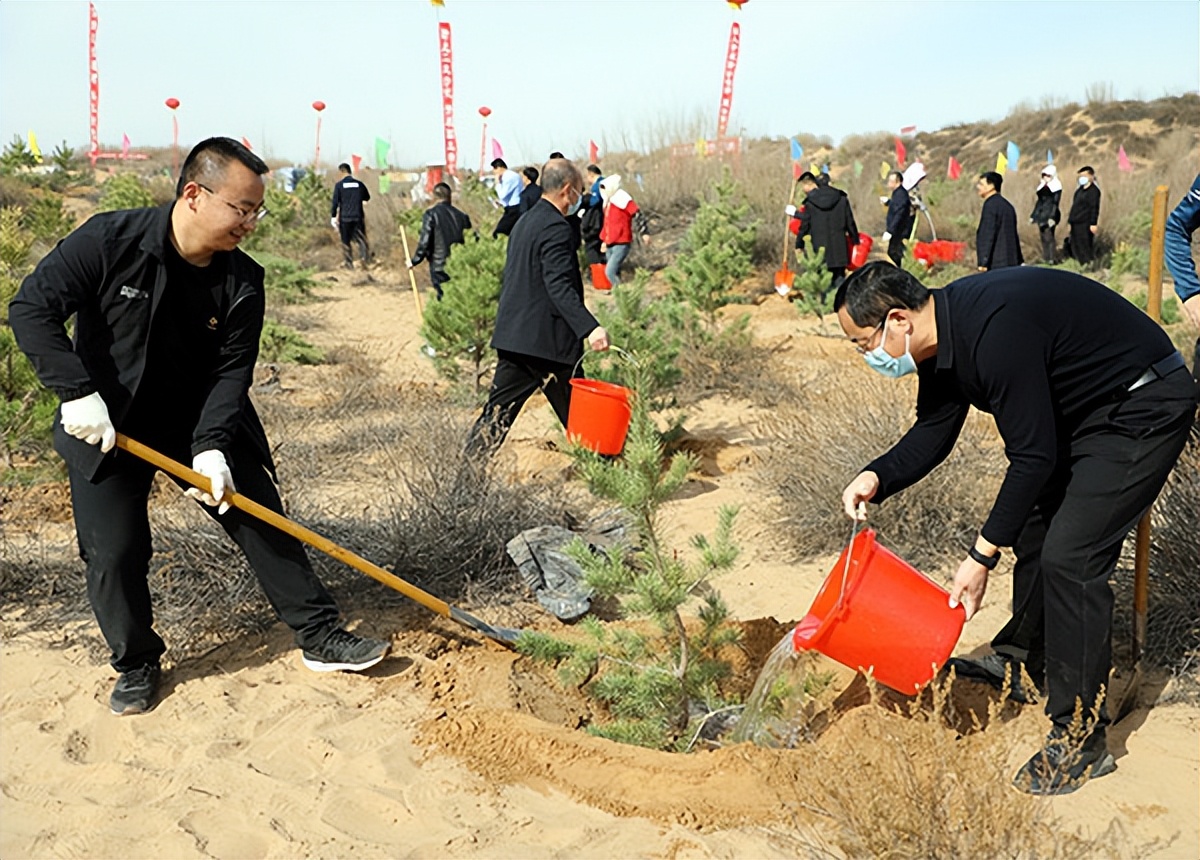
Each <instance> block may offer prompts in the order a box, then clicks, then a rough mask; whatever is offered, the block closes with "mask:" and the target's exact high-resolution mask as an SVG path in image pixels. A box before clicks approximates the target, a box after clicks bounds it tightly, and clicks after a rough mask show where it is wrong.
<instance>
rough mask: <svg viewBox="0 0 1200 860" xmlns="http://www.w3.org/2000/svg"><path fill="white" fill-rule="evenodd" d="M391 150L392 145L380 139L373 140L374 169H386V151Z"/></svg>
mask: <svg viewBox="0 0 1200 860" xmlns="http://www.w3.org/2000/svg"><path fill="white" fill-rule="evenodd" d="M391 148H392V145H391V144H390V143H388V142H387V141H386V140H384V139H383V138H382V137H377V138H375V167H376V168H377V169H379V170H383V168H385V167H387V163H388V150H389V149H391Z"/></svg>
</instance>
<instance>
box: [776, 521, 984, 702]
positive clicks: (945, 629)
mask: <svg viewBox="0 0 1200 860" xmlns="http://www.w3.org/2000/svg"><path fill="white" fill-rule="evenodd" d="M847 553H849V562H850V563H849V567H847V565H846V559H847ZM949 596H950V595H949V594H948V593H947V591H946V590H945V589H944V588H942V587H941V586H939V585H937V584H936V583H935V582H933V581H932V580H930V579H928V578H927V577H926V576H924V575H923V574H922V573H921V572H920V571H918V570H917V569H916V568H914V567H912V566H910V565H909V564H908V563H907V562H905V561H904V559H902V558H900V557H899V556H897V555H896V554H895V553H893V552H891V551H889V550H888V549H886V548H885V547H883V546H880V545H879V544H878V543H876V541H875V532H874V530H872V529H865V530H864V531H863V532H861V533H860V534H859V535H858V536H857V537H856V538H855V539H854V541H853V543H851V544H850V546H848V547H846V549H844V550H842V555H841V557H840V558H839V559H838V561H837V564H835V565H834V567H833V570H831V571H830V572H829V576H827V577H826V578H825V583H824V584H823V585H822V586H821V590H820V591H819V592H818V593H817V598H816V600H814V601H813V605H812V608H811V609H809V610H808V614H807V615H806V616H804V619H803V620H802V621H801V622H800V623H799V624H797V625H796V629H795V630H794V631H792V645H793V647H794V648H796V650H798V651H799V650H806V649H812V648H815V649H816V650H817V651H820V652H821V653H822V654H824V655H825V656H826V657H830V658H832V659H834V660H836V661H838V662H839V663H841V664H842V665H843V666H848V667H849V668H851V669H857V670H859V671H862V672H866V671H868V670H870V672H871V674H872V675H873V676H874V677H875V680H877V681H879V683H881V684H885V685H886V686H888V687H891V688H892V689H893V690H896V691H898V692H901V693H906V694H910V695H911V694H912V693H915V692H916V691H917V690H918V689H920V688H921V687H922V686H923V685H924V684H927V683H928V682H929V681H930V680H931V679H932V678H933V676H934V675H935V674H937V670H938V668H940V667H941V666H942V664H944V663H945V662H946V660H948V659H949V658H950V652H951V651H953V650H954V645H955V643H957V642H958V637H959V635H960V634H961V633H962V627H963V621H964V620H965V618H966V614H965V612H964V611H963V608H962V607H961V606H959V607H957V608H956V609H951V608H950V606H949Z"/></svg>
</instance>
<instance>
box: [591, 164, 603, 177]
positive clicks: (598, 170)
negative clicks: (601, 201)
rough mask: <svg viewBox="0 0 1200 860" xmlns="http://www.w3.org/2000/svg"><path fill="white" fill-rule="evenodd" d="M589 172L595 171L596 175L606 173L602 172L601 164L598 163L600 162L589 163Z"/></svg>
mask: <svg viewBox="0 0 1200 860" xmlns="http://www.w3.org/2000/svg"><path fill="white" fill-rule="evenodd" d="M587 172H588V173H594V174H595V175H596V176H603V175H604V174H602V173H601V172H600V165H598V164H589V165H588V166H587Z"/></svg>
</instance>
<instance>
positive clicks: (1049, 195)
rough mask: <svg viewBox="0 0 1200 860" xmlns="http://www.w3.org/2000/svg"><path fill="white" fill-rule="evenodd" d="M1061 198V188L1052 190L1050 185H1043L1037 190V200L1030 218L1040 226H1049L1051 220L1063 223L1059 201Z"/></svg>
mask: <svg viewBox="0 0 1200 860" xmlns="http://www.w3.org/2000/svg"><path fill="white" fill-rule="evenodd" d="M1061 199H1062V189H1061V188H1060V189H1058V190H1057V191H1051V190H1050V186H1048V185H1043V186H1041V187H1040V188H1038V190H1037V201H1036V202H1035V203H1034V204H1033V212H1031V213H1030V214H1029V220H1030V221H1032V222H1033V223H1034V224H1037V225H1038V226H1039V227H1048V226H1049V225H1050V222H1051V221H1053V222H1054V223H1055V224H1060V223H1062V212H1061V211H1059V208H1058V202H1059V200H1061Z"/></svg>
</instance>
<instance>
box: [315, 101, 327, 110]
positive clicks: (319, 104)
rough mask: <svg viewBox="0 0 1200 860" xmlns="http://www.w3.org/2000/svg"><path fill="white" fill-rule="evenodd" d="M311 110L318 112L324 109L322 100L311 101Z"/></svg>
mask: <svg viewBox="0 0 1200 860" xmlns="http://www.w3.org/2000/svg"><path fill="white" fill-rule="evenodd" d="M313 110H315V111H317V112H318V113H320V112H321V111H323V110H325V102H322V101H316V102H313Z"/></svg>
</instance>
